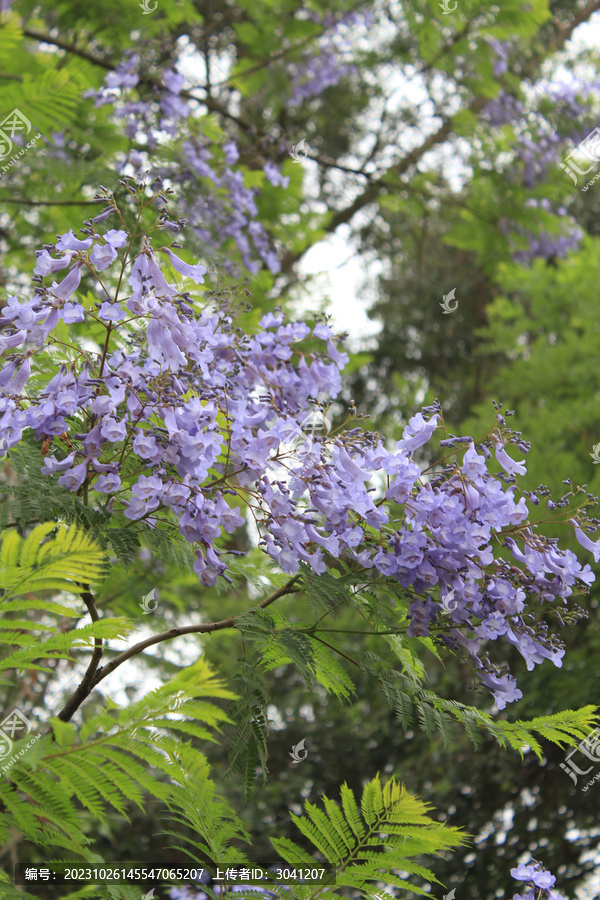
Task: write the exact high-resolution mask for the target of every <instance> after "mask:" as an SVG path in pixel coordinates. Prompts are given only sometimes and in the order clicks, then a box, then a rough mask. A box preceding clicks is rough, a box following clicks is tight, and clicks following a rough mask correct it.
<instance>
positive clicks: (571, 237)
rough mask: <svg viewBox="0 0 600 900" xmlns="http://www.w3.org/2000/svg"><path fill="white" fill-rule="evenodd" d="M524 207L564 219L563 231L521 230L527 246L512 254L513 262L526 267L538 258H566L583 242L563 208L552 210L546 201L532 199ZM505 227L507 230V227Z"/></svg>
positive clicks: (582, 234)
mask: <svg viewBox="0 0 600 900" xmlns="http://www.w3.org/2000/svg"><path fill="white" fill-rule="evenodd" d="M526 205H527V206H528V207H530V208H534V209H535V208H539V209H542V210H545V211H546V212H550V213H553V214H554V215H556V216H559V217H562V218H564V222H565V224H564V227H563V230H562V231H560V232H558V233H557V232H553V231H544V230H540V231H537V232H535V231H522V230H521V231H520V234H521V235H522V236H525V237H526V238H527V240H528V241H529V246H528V247H527V249H526V250H518V251H516V252H515V253H514V254H513V259H514V260H515V262H518V263H520V264H521V265H524V266H526V265H529V263H531V262H532V261H533V260H534V259H537V258H538V257H539V258H540V259H545V260H553V259H562V258H563V257H565V256H568V255H569V253H573V252H574V251H575V250H577V248H578V247H579V244H580V243H581V241H582V240H583V237H584V232H583V230H582V229H581V228H580V227H579V225H577V224H576V223H575V222H574V220H573V219H572V218H571V217H570V216H568V213H567V210H566V209H565V208H564V206H561V207H559V208H558V209H554V208H553V207H552V204H551V202H550V201H549V200H548V199H546V198H542V199H541V200H536V199H535V198H533V197H531V198H530V199H529V200H527V203H526ZM506 227H507V230H508V225H507V226H506Z"/></svg>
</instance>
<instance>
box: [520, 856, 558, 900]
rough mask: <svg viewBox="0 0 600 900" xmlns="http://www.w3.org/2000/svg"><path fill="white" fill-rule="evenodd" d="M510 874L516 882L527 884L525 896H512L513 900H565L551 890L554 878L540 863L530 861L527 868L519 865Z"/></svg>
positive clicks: (554, 881)
mask: <svg viewBox="0 0 600 900" xmlns="http://www.w3.org/2000/svg"><path fill="white" fill-rule="evenodd" d="M510 874H511V875H512V877H513V878H515V879H516V880H517V881H526V882H528V885H527V888H526V891H527V893H525V894H514V895H513V900H566V898H565V896H564V895H563V894H559V893H558V891H555V890H553V888H554V885H555V883H556V878H555V876H554V875H551V874H550V872H548V870H547V869H545V868H544V867H543V866H542V865H541V863H539V862H536V861H535V860H532V861H531V863H530V864H529V865H528V866H525V865H523V864H522V863H521V864H519V865H518V866H517V867H516V868H515V869H511V870H510Z"/></svg>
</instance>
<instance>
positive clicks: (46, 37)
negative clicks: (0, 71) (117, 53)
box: [23, 28, 115, 71]
mask: <svg viewBox="0 0 600 900" xmlns="http://www.w3.org/2000/svg"><path fill="white" fill-rule="evenodd" d="M23 34H24V35H26V37H30V38H33V40H34V41H40V42H41V43H43V44H52V46H53V47H59V48H60V49H61V50H65V51H66V52H67V53H73V54H74V55H75V56H79V57H81V59H87V61H88V62H91V63H93V64H94V65H95V66H102V68H103V69H108V70H109V71H112V70H113V69H114V68H115V63H112V62H111V61H110V60H108V59H102V57H101V56H96V55H95V54H93V53H88V52H87V50H82V49H81V48H80V47H77V46H76V45H75V44H69V43H68V42H67V41H63V40H61V39H60V38H58V37H52V35H50V34H44V32H43V31H36V29H35V28H24V29H23Z"/></svg>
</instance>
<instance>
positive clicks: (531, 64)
mask: <svg viewBox="0 0 600 900" xmlns="http://www.w3.org/2000/svg"><path fill="white" fill-rule="evenodd" d="M598 10H600V0H593V2H591V3H588V4H587V5H586V6H585V7H584V8H583V9H582V10H580V11H579V12H578V13H577V15H575V16H573V18H572V19H571V21H570V22H569V24H568V25H566V26H565V27H564V28H559V27H557V28H556V37H555V39H554V41H553V42H552V45H551V46H550V47H549V48H548V50H560V49H562V47H564V45H565V43H566V42H567V41H568V40H569V38H570V37H571V35H572V33H573V31H574V30H575V29H576V28H577V27H578V26H579V25H581V24H583V22H585V21H587V19H589V17H590V16H591V15H593V13H595V12H597V11H598ZM461 36H462V32H461ZM545 57H546V54H544V55H541V54H538V55H537V56H536V57H533V58H532V59H530V60H529V61H528V63H527V65H526V66H524V68H523V73H522V74H523V77H532V76H533V73H534V72H535V69H536V68H537V66H539V64H540V63H541V62H542V61H543V60H544V59H545ZM487 102H488V99H487V98H486V97H476V98H475V99H474V100H473V101H472V102H471V103H470V104H468V105H467V106H466V107H465V109H467V110H469V111H470V112H472V113H478V112H480V111H481V109H483V107H484V106H485V105H486V103H487ZM463 112H464V109H463V110H460V111H459V113H457V114H456V115H460V114H462V113H463ZM454 120H455V116H449V117H444V118H443V119H442V124H441V125H440V127H439V128H438V130H437V131H436V132H435V133H434V134H431V135H429V137H428V138H426V139H425V140H424V141H423V143H422V144H420V146H419V147H415V148H414V149H413V150H411V151H410V152H409V153H407V155H406V156H405V157H403V159H401V160H400V161H399V162H397V163H395V164H394V165H392V166H390V167H389V169H387V170H386V171H385V172H384V174H383V175H382V176H381V177H380V178H378V179H377V180H375V181H371V182H370V183H369V184H368V185H367V187H366V188H365V189H364V191H363V192H362V193H361V194H359V195H358V197H356V198H355V200H353V201H352V203H350V204H349V205H348V206H346V207H344V208H343V209H339V210H337V211H336V212H334V213H333V215H332V216H331V218H330V220H329V222H328V223H326V224H325V225H324V226H323V230H324V231H325V233H326V234H332V233H333V232H334V231H336V230H337V228H339V226H340V225H345V224H346V223H348V222H350V221H351V220H352V219H353V218H354V216H355V215H356V213H357V212H360V210H362V209H363V208H364V207H365V206H368V204H369V203H373V202H374V201H375V200H377V198H378V197H379V194H380V192H382V191H384V190H385V189H386V188H387V184H386V182H387V181H388V179H389V178H390V176H392V177H393V178H399V177H400V176H402V175H404V174H405V173H406V172H407V170H408V169H409V168H410V167H411V166H412V165H415V164H416V163H417V162H419V160H420V159H421V158H422V157H423V156H424V155H425V154H426V153H427V152H428V151H429V150H431V149H433V147H435V146H437V145H438V144H441V143H442V142H443V141H445V140H446V139H447V138H448V137H449V136H450V135H451V133H452V128H453V124H454ZM307 249H308V248H307ZM305 252H306V249H304V250H300V251H297V252H295V253H292V252H288V253H286V254H285V255H284V257H283V259H282V261H281V273H285V272H288V271H289V270H290V269H291V268H292V267H293V266H294V265H295V263H296V262H298V260H299V259H301V258H302V256H303V255H304V253H305Z"/></svg>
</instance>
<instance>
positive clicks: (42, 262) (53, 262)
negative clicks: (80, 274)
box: [33, 250, 73, 275]
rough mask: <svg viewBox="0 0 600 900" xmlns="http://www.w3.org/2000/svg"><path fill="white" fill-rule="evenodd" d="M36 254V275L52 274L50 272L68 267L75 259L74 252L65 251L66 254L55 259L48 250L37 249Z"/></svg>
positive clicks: (34, 272) (34, 271)
mask: <svg viewBox="0 0 600 900" xmlns="http://www.w3.org/2000/svg"><path fill="white" fill-rule="evenodd" d="M35 255H36V257H37V263H36V265H35V268H34V270H33V274H34V275H50V273H53V274H54V272H60V271H61V270H62V269H66V268H67V266H68V265H70V263H71V260H72V259H73V254H72V253H65V254H64V256H59V257H58V259H55V258H54V257H53V256H50V254H49V253H48V251H47V250H36V254H35Z"/></svg>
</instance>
